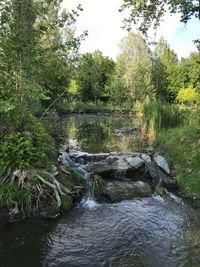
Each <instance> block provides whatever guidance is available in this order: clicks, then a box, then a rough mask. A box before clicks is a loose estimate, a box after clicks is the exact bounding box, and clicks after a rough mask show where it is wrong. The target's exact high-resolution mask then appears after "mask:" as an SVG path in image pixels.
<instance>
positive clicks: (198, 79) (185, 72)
mask: <svg viewBox="0 0 200 267" xmlns="http://www.w3.org/2000/svg"><path fill="white" fill-rule="evenodd" d="M180 68H181V75H182V77H183V82H182V85H183V86H184V87H188V86H189V85H192V86H193V87H195V88H197V90H198V91H199V92H200V58H199V53H197V52H193V53H191V54H190V56H189V57H188V58H186V59H182V61H181V64H180ZM179 88H180V87H179Z"/></svg>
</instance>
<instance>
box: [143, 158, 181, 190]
mask: <svg viewBox="0 0 200 267" xmlns="http://www.w3.org/2000/svg"><path fill="white" fill-rule="evenodd" d="M146 168H147V172H148V173H149V175H150V176H151V178H152V184H153V187H154V188H155V187H156V186H157V185H158V184H159V185H161V186H162V187H164V188H166V189H168V190H169V191H176V190H177V189H178V186H177V183H176V181H174V180H173V179H172V178H171V177H170V176H169V175H167V174H166V173H164V172H163V171H162V170H161V169H160V168H159V167H158V166H157V165H156V164H155V163H153V162H152V163H151V164H146Z"/></svg>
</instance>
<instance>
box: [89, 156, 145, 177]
mask: <svg viewBox="0 0 200 267" xmlns="http://www.w3.org/2000/svg"><path fill="white" fill-rule="evenodd" d="M142 165H144V161H143V160H142V159H141V158H139V157H130V156H129V157H128V158H126V157H124V155H122V156H119V155H118V156H109V157H107V159H106V160H103V161H101V162H97V163H94V164H89V165H88V166H86V168H85V170H86V171H88V172H94V173H97V174H98V175H100V176H101V177H102V178H104V179H123V178H125V177H126V178H129V177H132V178H134V174H135V173H136V172H137V170H139V168H140V167H141V166H142Z"/></svg>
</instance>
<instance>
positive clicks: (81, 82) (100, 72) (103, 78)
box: [77, 50, 115, 101]
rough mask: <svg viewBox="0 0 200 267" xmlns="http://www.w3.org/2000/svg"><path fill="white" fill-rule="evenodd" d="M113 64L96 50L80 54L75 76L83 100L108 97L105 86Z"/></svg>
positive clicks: (112, 69)
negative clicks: (80, 58) (80, 57)
mask: <svg viewBox="0 0 200 267" xmlns="http://www.w3.org/2000/svg"><path fill="white" fill-rule="evenodd" d="M114 66H115V63H114V61H113V60H112V59H110V58H108V57H104V56H103V54H102V52H100V51H98V50H97V51H95V52H94V53H86V54H84V55H83V56H82V60H81V62H80V65H79V68H78V75H77V76H78V90H79V93H80V96H81V98H82V99H83V100H84V101H87V100H92V101H93V100H94V101H97V100H104V99H106V98H107V97H108V92H107V86H108V84H109V82H110V77H111V75H112V73H113V71H114Z"/></svg>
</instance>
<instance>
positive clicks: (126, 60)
mask: <svg viewBox="0 0 200 267" xmlns="http://www.w3.org/2000/svg"><path fill="white" fill-rule="evenodd" d="M119 47H120V54H119V56H118V58H117V65H116V71H115V74H114V76H113V78H112V82H111V88H112V90H111V93H112V98H113V99H114V101H116V102H119V103H120V102H121V101H126V102H132V103H133V102H135V101H136V100H140V101H142V99H144V98H145V96H147V95H153V87H152V79H151V63H150V50H149V48H148V45H147V43H146V42H145V40H144V39H143V38H142V37H141V36H140V35H139V34H136V33H133V32H130V33H129V34H128V36H126V37H124V38H123V39H122V40H121V42H120V44H119Z"/></svg>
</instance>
